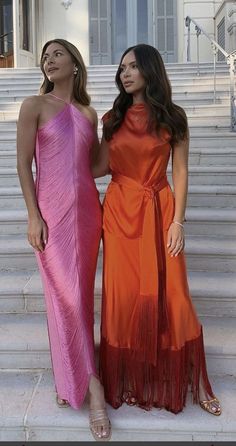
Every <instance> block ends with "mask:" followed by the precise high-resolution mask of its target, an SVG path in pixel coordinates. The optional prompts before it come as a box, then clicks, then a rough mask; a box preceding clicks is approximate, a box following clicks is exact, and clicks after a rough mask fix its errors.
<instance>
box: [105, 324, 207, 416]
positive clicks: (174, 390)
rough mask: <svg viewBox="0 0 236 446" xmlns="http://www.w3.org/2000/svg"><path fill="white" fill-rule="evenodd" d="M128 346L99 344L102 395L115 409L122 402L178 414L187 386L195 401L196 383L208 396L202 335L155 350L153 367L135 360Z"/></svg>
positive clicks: (184, 400)
mask: <svg viewBox="0 0 236 446" xmlns="http://www.w3.org/2000/svg"><path fill="white" fill-rule="evenodd" d="M134 358H135V355H133V353H132V351H131V350H129V349H122V348H116V347H112V346H110V345H109V344H108V343H107V342H106V340H105V339H104V338H102V339H101V345H100V375H101V380H102V383H103V385H104V391H105V397H106V400H107V402H108V403H109V404H111V406H112V407H114V408H115V409H117V408H118V407H120V406H121V405H122V404H123V403H124V402H125V403H127V404H129V405H136V406H139V407H141V408H143V409H146V410H150V409H151V408H152V407H157V408H165V409H166V410H169V411H171V412H173V413H178V412H181V411H182V410H183V407H184V406H185V402H186V397H187V391H188V386H189V385H190V387H191V392H192V397H193V402H194V403H198V402H199V382H200V379H201V381H202V383H203V387H204V390H205V392H206V394H207V395H208V396H209V398H213V397H214V394H213V392H212V389H211V385H210V383H209V380H208V376H207V370H206V362H205V354H204V345H203V335H202V330H201V333H200V336H199V337H198V338H196V339H194V340H191V341H188V342H186V343H185V345H184V346H183V347H182V348H181V349H180V350H177V351H173V350H171V349H164V350H159V351H158V353H157V364H156V366H154V365H152V364H150V363H148V362H146V361H145V362H142V361H138V360H136V359H134Z"/></svg>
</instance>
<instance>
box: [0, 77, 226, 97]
mask: <svg viewBox="0 0 236 446" xmlns="http://www.w3.org/2000/svg"><path fill="white" fill-rule="evenodd" d="M105 76H106V80H105V79H104V78H103V77H102V78H101V79H98V78H96V79H94V76H93V75H91V74H89V76H88V82H87V90H88V92H89V94H92V93H94V92H95V93H97V91H99V92H101V93H102V94H103V93H108V91H107V90H106V87H109V91H110V92H111V93H114V94H117V91H118V88H117V87H116V84H115V79H114V77H115V76H114V75H113V74H110V75H108V74H105ZM170 80H171V85H172V90H173V93H175V92H178V91H184V92H185V91H186V92H191V91H197V89H198V90H199V89H200V90H201V92H204V91H205V92H207V91H211V92H212V93H213V91H214V80H213V77H206V76H205V77H204V78H201V77H197V76H195V77H193V78H192V79H191V78H188V77H187V78H185V79H182V78H179V77H177V76H176V75H174V76H173V75H172V76H171V78H170ZM42 81H43V77H40V76H38V77H37V78H35V77H34V78H33V79H31V78H22V77H21V78H14V79H11V80H10V79H8V78H3V77H2V76H0V89H1V91H6V90H7V91H9V90H11V89H13V90H15V89H16V90H19V89H20V88H22V87H27V89H34V90H35V91H38V90H39V86H40V85H41V83H42ZM229 84H230V82H229V77H228V76H219V77H217V80H216V93H217V96H218V95H219V92H221V91H222V92H223V91H227V92H229Z"/></svg>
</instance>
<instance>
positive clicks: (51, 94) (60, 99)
mask: <svg viewBox="0 0 236 446" xmlns="http://www.w3.org/2000/svg"><path fill="white" fill-rule="evenodd" d="M48 95H50V96H53V97H54V98H56V99H58V100H59V101H62V102H64V103H65V104H70V102H67V101H64V99H62V98H59V97H58V96H56V95H55V94H53V93H48Z"/></svg>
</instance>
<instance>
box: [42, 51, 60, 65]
mask: <svg viewBox="0 0 236 446" xmlns="http://www.w3.org/2000/svg"><path fill="white" fill-rule="evenodd" d="M53 56H56V57H58V56H62V53H61V52H60V51H57V52H56V53H54V55H53ZM49 57H50V56H48V55H46V56H44V57H43V63H44V62H46V61H47V60H48V59H49Z"/></svg>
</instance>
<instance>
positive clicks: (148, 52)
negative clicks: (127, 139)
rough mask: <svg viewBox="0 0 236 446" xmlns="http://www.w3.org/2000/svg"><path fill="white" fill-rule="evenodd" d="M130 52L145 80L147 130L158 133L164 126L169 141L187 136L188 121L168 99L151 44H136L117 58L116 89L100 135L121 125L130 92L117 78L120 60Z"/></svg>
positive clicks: (161, 65) (166, 85)
mask: <svg viewBox="0 0 236 446" xmlns="http://www.w3.org/2000/svg"><path fill="white" fill-rule="evenodd" d="M130 51H133V52H134V54H135V57H136V63H137V66H138V69H139V71H140V73H141V75H142V76H143V77H144V79H145V81H146V88H145V91H144V100H145V102H146V103H147V104H148V106H149V119H148V126H147V130H148V131H150V132H152V131H154V130H155V131H156V132H158V131H159V130H160V129H161V128H166V129H167V130H168V132H169V133H170V135H171V144H172V145H174V144H175V143H176V142H178V141H180V140H182V139H185V138H186V137H187V131H188V124H187V118H186V114H185V112H184V110H183V109H182V108H181V107H179V106H178V105H176V104H174V103H173V102H172V91H171V85H170V81H169V79H168V76H167V73H166V69H165V66H164V63H163V60H162V57H161V55H160V53H159V52H158V51H157V49H156V48H154V47H153V46H151V45H146V44H139V45H135V46H132V47H130V48H128V49H127V50H126V51H125V52H124V54H123V55H122V57H121V61H120V64H119V67H118V70H117V73H116V78H115V80H116V85H117V87H118V89H119V91H120V93H119V94H118V96H117V98H116V99H115V101H114V104H113V108H112V109H111V110H110V112H109V113H108V119H107V120H105V122H104V137H105V139H106V140H107V141H109V140H110V139H111V138H112V135H113V133H114V132H116V131H117V130H118V129H119V127H120V126H121V124H122V122H123V120H124V117H125V113H126V111H127V109H128V108H129V107H130V106H131V105H132V103H133V98H132V94H128V93H126V92H125V90H124V87H123V85H122V82H121V80H120V74H121V63H122V60H123V58H124V56H125V55H126V54H127V53H129V52H130Z"/></svg>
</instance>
